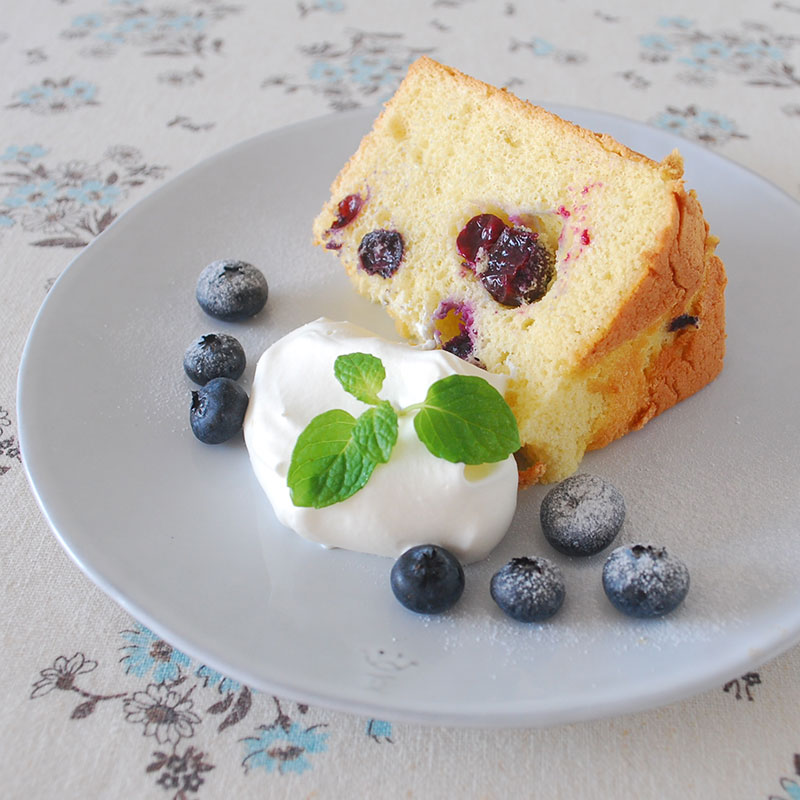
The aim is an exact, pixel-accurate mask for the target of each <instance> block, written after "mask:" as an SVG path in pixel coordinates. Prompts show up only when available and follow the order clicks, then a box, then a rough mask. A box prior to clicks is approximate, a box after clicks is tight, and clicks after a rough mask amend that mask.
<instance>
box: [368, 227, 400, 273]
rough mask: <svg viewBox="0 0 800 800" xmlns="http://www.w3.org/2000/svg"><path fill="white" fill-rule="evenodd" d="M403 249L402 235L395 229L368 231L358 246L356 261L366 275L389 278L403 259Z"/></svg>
mask: <svg viewBox="0 0 800 800" xmlns="http://www.w3.org/2000/svg"><path fill="white" fill-rule="evenodd" d="M403 249H404V243H403V237H402V236H401V235H400V234H399V233H398V232H397V231H387V230H382V229H379V230H375V231H370V232H369V233H367V234H365V236H364V238H363V239H362V240H361V244H360V245H359V246H358V261H359V264H360V266H361V269H363V270H364V272H366V273H367V274H368V275H380V276H381V277H382V278H391V276H392V275H394V273H395V272H397V268H398V267H399V266H400V262H401V261H402V260H403Z"/></svg>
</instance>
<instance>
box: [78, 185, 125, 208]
mask: <svg viewBox="0 0 800 800" xmlns="http://www.w3.org/2000/svg"><path fill="white" fill-rule="evenodd" d="M122 194H123V192H122V189H120V188H119V186H117V185H116V184H114V183H103V182H102V181H84V182H83V183H82V184H81V185H80V186H71V187H70V188H69V189H67V197H70V198H72V199H73V200H77V201H78V202H79V203H84V204H85V205H91V204H93V203H96V204H97V205H99V206H102V207H103V208H108V207H109V206H112V205H114V203H115V202H116V201H117V200H118V199H119V198H120V197H121V196H122Z"/></svg>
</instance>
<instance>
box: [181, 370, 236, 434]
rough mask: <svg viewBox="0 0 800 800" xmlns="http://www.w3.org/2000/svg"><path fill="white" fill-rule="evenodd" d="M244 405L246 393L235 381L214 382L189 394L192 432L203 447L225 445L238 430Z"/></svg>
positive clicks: (223, 379) (215, 380)
mask: <svg viewBox="0 0 800 800" xmlns="http://www.w3.org/2000/svg"><path fill="white" fill-rule="evenodd" d="M247 403H248V397H247V392H245V390H244V389H242V387H241V386H239V384H238V383H236V381H232V380H231V379H230V378H213V379H212V380H210V381H209V382H208V383H207V384H206V385H205V386H203V387H202V388H200V389H198V390H197V391H196V392H192V405H191V408H190V411H189V421H190V423H191V426H192V432H193V433H194V435H195V436H196V437H197V438H198V439H199V440H200V441H201V442H205V443H206V444H220V443H221V442H226V441H227V440H228V439H230V438H231V437H233V436H235V435H236V434H237V433H238V432H239V431H240V430H241V428H242V422H244V415H245V412H246V411H247Z"/></svg>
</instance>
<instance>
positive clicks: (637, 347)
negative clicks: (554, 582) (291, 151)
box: [314, 57, 725, 483]
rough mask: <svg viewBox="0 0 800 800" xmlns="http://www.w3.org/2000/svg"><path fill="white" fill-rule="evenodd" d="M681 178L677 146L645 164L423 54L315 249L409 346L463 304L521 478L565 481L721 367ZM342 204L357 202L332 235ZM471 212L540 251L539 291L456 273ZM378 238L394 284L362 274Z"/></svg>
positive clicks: (719, 298)
mask: <svg viewBox="0 0 800 800" xmlns="http://www.w3.org/2000/svg"><path fill="white" fill-rule="evenodd" d="M682 176H683V161H682V158H681V156H680V153H678V152H677V151H675V152H673V153H670V154H668V155H667V156H666V157H665V158H664V159H663V161H662V162H660V163H659V162H656V161H653V160H651V159H650V158H648V157H646V156H644V155H642V154H640V153H637V152H635V151H633V150H631V149H630V148H628V147H626V146H625V145H623V144H620V143H619V142H617V141H616V140H615V139H613V138H612V137H611V136H609V135H607V134H604V133H595V132H592V131H589V130H586V129H584V128H581V127H579V126H577V125H574V124H573V123H571V122H568V121H566V120H563V119H560V118H559V117H556V116H554V115H553V114H551V113H549V112H547V111H545V110H544V109H541V108H539V107H537V106H533V105H531V104H530V103H527V102H525V101H523V100H520V99H519V98H517V97H515V96H514V95H513V94H511V93H509V92H507V91H505V90H503V89H497V88H495V87H492V86H489V85H487V84H485V83H482V82H480V81H478V80H476V79H475V78H472V77H470V76H467V75H464V74H463V73H460V72H458V71H457V70H454V69H453V68H451V67H446V66H443V65H441V64H438V63H436V62H435V61H432V60H431V59H429V58H427V57H423V58H421V59H419V60H418V61H417V62H415V63H414V64H413V65H412V66H411V68H410V69H409V73H408V75H407V77H406V79H405V80H404V81H403V83H402V84H401V86H400V87H399V89H398V91H397V92H396V94H395V96H394V97H393V98H392V99H391V100H390V101H389V103H388V104H387V105H386V107H385V109H384V110H383V111H382V113H381V114H380V115H379V117H378V119H377V120H376V122H375V124H374V126H373V129H372V131H371V132H370V133H369V134H367V136H365V137H364V139H363V140H362V142H361V145H360V147H359V149H358V150H357V152H356V153H355V154H354V155H353V156H352V157H351V158H350V160H349V161H348V163H347V164H346V165H345V166H344V167H343V168H342V170H341V171H340V173H339V175H338V176H337V178H336V179H335V180H334V182H333V185H332V187H331V198H330V200H329V202H328V203H327V204H326V205H325V206H324V208H323V209H322V211H321V212H320V214H319V216H318V217H317V219H316V220H315V223H314V239H315V242H316V243H317V244H318V245H322V246H324V247H327V248H329V249H331V250H333V251H334V252H335V253H336V254H337V255H338V256H339V258H340V259H341V261H342V264H343V266H344V267H345V269H346V270H347V273H348V275H349V276H350V278H351V280H352V282H353V284H354V286H355V288H356V289H357V290H358V291H359V292H360V293H361V294H363V295H365V296H366V297H369V298H371V299H372V300H374V301H376V302H379V303H381V304H383V305H384V307H385V308H386V311H387V313H389V314H390V315H391V316H392V317H393V318H394V319H395V322H396V325H397V328H398V330H399V331H400V333H401V334H402V335H404V336H406V337H407V338H409V339H410V340H411V341H412V342H413V343H424V344H427V345H429V346H430V345H431V344H441V343H442V341H441V337H442V336H443V335H444V333H443V330H444V328H445V327H446V326H444V324H440V323H439V322H437V320H441V318H442V317H441V313H442V309H444V308H449V307H453V308H456V309H460V310H459V311H458V312H457V318H458V324H461V323H463V325H464V328H465V330H467V329H468V331H469V336H470V340H471V346H472V347H473V348H474V351H473V357H474V358H475V359H476V360H478V361H480V362H481V363H482V364H484V365H485V366H486V368H487V369H489V370H490V371H495V372H500V373H505V374H507V375H508V376H509V391H508V394H507V399H508V401H509V403H510V404H511V406H512V408H513V409H514V412H515V414H516V415H517V419H518V422H519V424H520V434H521V436H522V440H523V442H524V451H525V452H524V455H523V456H522V457H521V459H520V461H521V467H520V476H521V483H529V482H532V481H534V480H537V479H542V480H545V481H553V480H560V479H561V478H563V477H566V475H568V474H570V473H571V472H572V471H574V469H575V468H576V467H577V465H578V463H579V461H580V458H581V456H582V455H583V453H584V452H585V450H586V449H590V448H598V447H602V446H604V445H605V444H607V443H608V442H610V441H612V440H613V439H616V438H618V437H619V436H622V435H623V434H625V433H627V432H628V431H630V430H634V429H636V428H639V427H641V426H642V425H644V424H645V423H646V422H647V421H648V420H649V419H651V418H652V417H653V416H655V415H656V414H659V413H661V412H662V411H664V410H665V409H667V408H669V407H670V406H672V405H674V404H675V403H676V402H678V401H680V400H681V399H683V398H684V397H687V396H688V395H690V394H692V393H693V392H695V391H697V390H698V389H700V388H701V387H702V386H704V385H705V384H706V383H708V382H709V381H710V380H712V379H713V378H714V377H715V376H716V375H717V374H718V373H719V371H720V369H721V367H722V359H723V355H724V340H725V333H724V294H723V293H724V287H725V274H724V269H723V266H722V262H721V261H720V260H719V259H718V258H717V257H716V256H715V255H714V247H715V245H716V239H715V238H714V237H712V236H710V235H709V233H708V225H707V223H706V221H705V219H704V217H703V212H702V208H701V206H700V203H699V202H698V200H697V197H696V196H695V194H694V193H693V192H687V191H686V190H685V188H684V185H683V177H682ZM350 194H358V195H359V197H361V199H362V201H363V206H362V208H361V210H360V211H359V213H358V215H357V216H356V218H355V219H354V220H353V221H352V223H350V224H348V225H346V226H343V227H341V228H335V229H334V225H333V224H332V223H333V220H334V219H336V216H337V204H338V202H339V201H340V200H342V199H343V198H344V197H345V196H347V195H350ZM479 213H492V214H494V215H496V216H497V215H499V216H500V217H501V218H502V219H503V221H504V222H505V224H506V225H509V226H514V227H517V226H523V227H529V228H530V229H531V230H535V231H536V232H537V235H539V236H540V237H541V238H540V241H543V242H546V243H548V246H549V247H550V248H551V249H552V251H553V253H554V257H555V263H556V275H557V277H556V279H555V281H554V283H553V284H552V285H551V286H550V288H549V289H548V291H547V293H546V294H545V296H544V297H543V298H542V299H540V300H538V301H536V302H533V303H530V304H523V305H522V306H521V307H519V308H509V307H506V306H502V305H500V304H499V303H497V302H496V301H495V300H494V299H493V298H492V297H491V296H490V295H489V294H488V293H487V292H486V291H485V288H484V287H483V286H482V285H481V282H480V280H479V279H478V276H477V272H476V270H474V269H473V270H470V269H467V268H465V266H464V264H463V259H462V258H461V257H460V256H459V254H458V252H457V250H456V247H455V240H456V237H457V235H458V232H459V230H460V229H461V228H462V227H463V226H464V225H465V224H466V222H467V221H468V220H469V219H470V218H471V217H472V216H474V215H477V214H479ZM376 229H382V230H390V231H396V232H400V233H401V234H402V237H403V240H404V245H405V249H404V252H403V258H402V261H401V266H400V268H399V269H397V271H396V272H394V273H393V274H392V275H391V276H387V277H383V276H380V275H374V274H367V272H366V271H365V270H364V269H362V268H361V266H360V261H359V255H358V246H359V243H360V242H361V240H362V237H364V236H365V235H366V234H367V233H369V232H370V231H373V230H376ZM449 324H450V328H452V325H453V322H452V320H451V322H450V323H449ZM447 335H450V334H447Z"/></svg>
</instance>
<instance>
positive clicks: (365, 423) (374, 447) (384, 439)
mask: <svg viewBox="0 0 800 800" xmlns="http://www.w3.org/2000/svg"><path fill="white" fill-rule="evenodd" d="M353 439H354V441H355V442H356V443H357V444H358V446H359V447H360V448H361V451H362V452H363V453H366V454H367V455H368V456H369V457H370V458H371V459H372V460H373V461H375V462H376V463H378V464H385V463H386V462H387V461H388V460H389V456H390V455H391V454H392V450H393V449H394V446H395V444H396V442H397V414H396V413H395V410H394V409H393V408H392V404H391V403H389V402H388V401H386V400H382V401H381V402H380V404H379V405H377V406H375V408H369V409H367V410H366V411H365V412H364V413H363V414H362V415H361V416H360V417H359V418H358V421H357V422H356V425H355V428H353Z"/></svg>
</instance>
